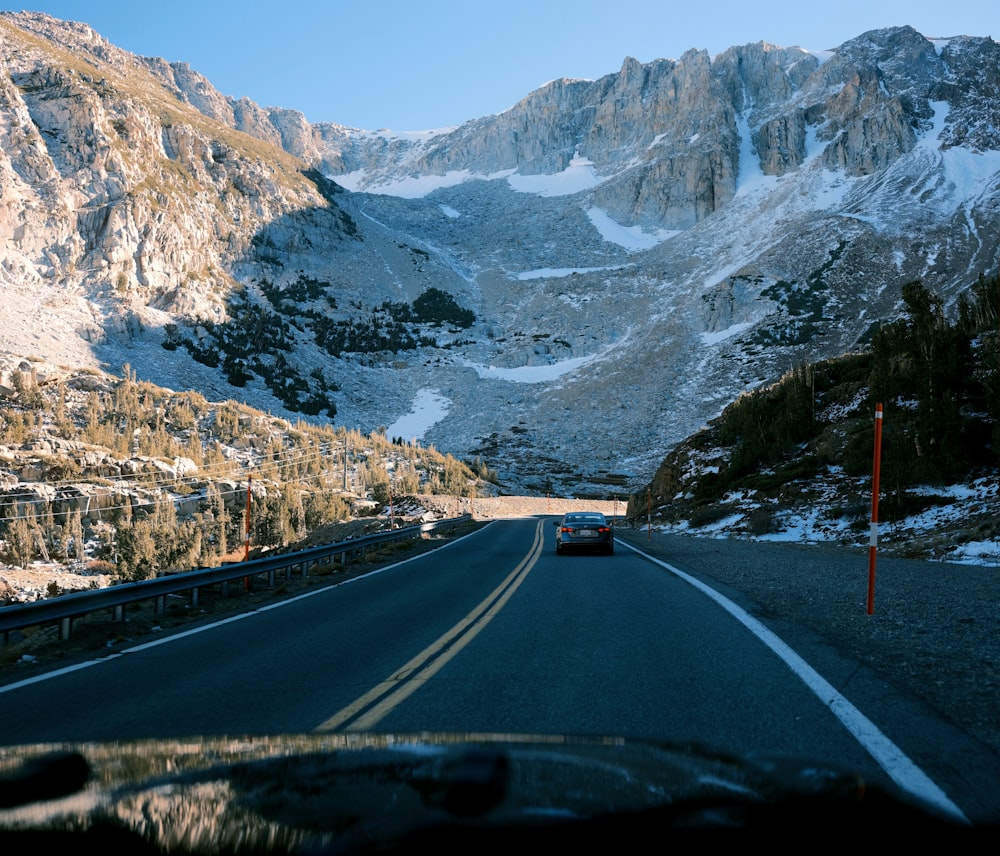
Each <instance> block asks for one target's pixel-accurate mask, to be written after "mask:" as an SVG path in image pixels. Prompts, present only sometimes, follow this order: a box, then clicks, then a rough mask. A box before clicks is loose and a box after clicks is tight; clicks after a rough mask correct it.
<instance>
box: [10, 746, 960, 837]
mask: <svg viewBox="0 0 1000 856" xmlns="http://www.w3.org/2000/svg"><path fill="white" fill-rule="evenodd" d="M807 817H808V818H811V819H812V821H813V823H814V824H815V823H826V824H827V825H828V826H829V829H830V831H831V832H843V831H845V830H846V829H849V828H852V824H854V825H856V824H858V823H863V824H864V825H865V826H866V827H867V826H870V825H871V824H882V823H884V824H885V825H886V827H887V828H891V827H892V826H894V825H896V824H898V823H899V822H900V820H901V818H905V821H906V823H907V824H913V823H928V824H934V825H937V824H946V825H950V824H949V821H947V820H946V819H943V818H939V817H935V816H934V815H933V814H931V813H930V812H928V811H927V810H926V809H924V808H923V807H920V806H915V805H913V804H911V803H909V802H906V801H903V800H901V799H900V798H899V797H898V796H896V795H889V794H886V793H884V792H882V791H880V790H878V789H875V788H873V787H871V786H870V785H868V784H867V783H866V782H865V781H864V780H863V779H862V778H861V777H859V776H858V775H856V774H854V773H852V772H850V771H841V770H836V769H834V768H833V767H832V766H830V765H826V764H823V765H817V764H815V763H808V762H801V761H792V760H788V759H776V758H773V757H772V758H765V757H750V758H735V757H730V756H727V755H724V754H721V753H717V752H713V751H709V750H705V749H703V748H699V747H695V746H679V745H670V744H666V743H657V742H646V741H635V740H628V739H619V738H598V737H591V738H587V737H555V736H526V735H469V734H464V735H459V734H406V735H401V734H342V735H302V736H280V737H270V736H263V737H233V738H204V739H202V738H197V739H190V740H177V739H172V740H162V741H143V742H132V743H120V744H118V743H116V744H86V745H74V746H37V747H17V748H13V749H5V750H3V753H2V757H0V842H3V841H4V838H5V837H9V836H14V837H15V838H17V837H22V838H24V839H25V840H26V841H28V840H33V839H34V838H35V837H38V836H41V837H42V838H41V839H40V841H42V840H43V839H44V838H45V837H46V836H50V835H67V834H71V835H72V836H81V837H82V839H83V841H86V839H87V837H88V836H90V837H92V838H94V841H95V843H100V844H101V846H102V847H103V848H104V850H105V852H108V851H109V850H111V851H114V849H115V847H114V845H115V844H116V843H121V844H122V845H123V847H122V852H126V851H130V850H133V849H134V848H135V846H136V845H137V844H141V845H142V846H143V847H146V848H148V850H147V852H171V853H229V852H237V851H238V852H241V853H257V852H267V853H286V852H304V853H321V852H331V853H334V852H343V853H351V852H387V851H391V850H397V851H401V850H409V849H411V848H412V849H414V850H416V849H418V848H423V847H432V848H436V849H437V850H438V851H439V852H440V851H441V850H442V849H446V850H447V849H449V848H448V845H452V844H453V845H454V846H455V849H456V850H457V849H461V848H464V847H466V846H472V845H473V844H474V843H478V844H480V845H483V844H486V845H490V844H495V843H497V842H500V841H504V840H506V842H507V843H509V844H511V845H512V846H516V845H518V844H521V843H526V842H528V841H530V842H533V843H535V844H538V843H539V842H541V841H544V840H545V837H546V836H547V835H554V836H558V841H559V843H560V844H562V845H565V844H567V843H572V842H574V841H577V842H578V843H579V844H580V845H581V846H583V845H586V844H592V843H594V842H595V840H596V839H597V838H599V837H601V836H603V835H609V836H611V837H612V838H613V839H615V840H618V839H620V838H621V837H622V836H628V837H631V836H633V835H638V834H640V832H642V831H643V830H644V829H645V827H646V826H650V827H652V830H646V831H647V832H649V831H654V832H658V833H660V834H663V833H664V832H666V831H677V830H681V829H684V830H693V829H732V828H738V829H753V828H762V829H763V828H772V829H777V828H779V827H780V824H782V823H785V824H787V823H789V822H796V823H797V822H799V821H801V820H803V819H804V818H807ZM816 831H820V830H819V829H817V830H816ZM522 836H524V838H523V841H522ZM81 843H83V842H81ZM4 849H5V850H7V848H6V847H5V848H4Z"/></svg>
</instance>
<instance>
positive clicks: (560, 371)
mask: <svg viewBox="0 0 1000 856" xmlns="http://www.w3.org/2000/svg"><path fill="white" fill-rule="evenodd" d="M596 356H597V355H596V354H591V355H590V356H589V357H571V358H570V359H568V360H558V361H556V362H553V363H548V364H547V365H542V366H518V367H517V368H510V369H507V368H499V367H497V366H484V365H482V364H481V363H472V362H468V361H466V362H465V365H466V366H468V367H469V368H471V369H473V370H474V371H475V372H476V374H478V375H479V377H481V378H483V379H488V380H507V381H512V382H513V383H548V382H549V381H553V380H556V379H558V378H560V377H562V376H563V375H565V374H569V373H570V372H573V371H576V370H577V369H578V368H580V367H581V366H585V365H586V364H587V363H589V362H591V361H592V360H594V359H596Z"/></svg>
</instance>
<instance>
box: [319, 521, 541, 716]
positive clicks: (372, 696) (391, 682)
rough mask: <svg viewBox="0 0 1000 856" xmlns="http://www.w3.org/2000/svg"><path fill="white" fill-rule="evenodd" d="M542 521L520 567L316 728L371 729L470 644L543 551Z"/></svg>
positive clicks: (526, 574)
mask: <svg viewBox="0 0 1000 856" xmlns="http://www.w3.org/2000/svg"><path fill="white" fill-rule="evenodd" d="M542 532H543V530H542V521H539V522H538V525H537V526H536V527H535V540H534V542H533V543H532V545H531V550H529V551H528V554H527V555H526V556H525V557H524V558H523V559H521V561H520V562H519V563H518V565H517V567H516V568H514V570H513V571H511V572H510V574H509V575H508V576H507V578H506V579H505V580H504V581H503V582H502V583H500V585H498V586H497V587H496V588H495V589H494V590H493V591H492V592H490V594H489V595H487V597H486V598H485V599H484V600H483V601H482V602H481V603H480V604H479V605H478V606H477V607H476V608H475V609H473V610H472V611H471V612H470V613H469V614H468V615H466V616H465V618H463V619H462V620H461V621H459V622H458V624H456V625H455V626H454V627H452V628H451V630H449V631H448V632H447V633H445V634H444V635H443V636H441V637H440V638H439V639H438V640H437V641H435V642H432V643H431V644H430V645H428V646H427V647H426V648H425V649H424V650H423V651H421V652H420V653H419V654H417V656H416V657H414V658H413V659H412V660H410V662H409V663H407V664H406V665H405V666H403V668H401V669H399V670H398V671H397V672H395V673H394V674H392V675H390V676H389V677H388V678H386V680H384V681H382V682H381V683H379V684H376V685H375V686H374V687H372V689H370V690H369V691H368V692H366V693H365V694H364V695H363V696H361V697H360V698H358V699H357V700H356V701H353V702H352V703H351V704H349V705H347V707H345V708H344V709H343V710H341V711H340V712H338V713H336V714H334V715H333V716H331V717H330V718H329V719H328V720H326V721H325V722H323V723H322V724H320V725H319V726H317V728H316V729H315V731H316V732H329V731H336V730H338V729H340V730H343V731H367V730H368V729H370V728H372V727H373V726H375V725H376V724H377V723H378V722H380V721H381V720H382V719H383V718H385V717H386V716H387V715H388V714H389V713H390V712H391V711H392V710H394V709H395V708H396V707H397V706H399V705H400V704H402V702H403V701H405V700H406V699H407V698H409V697H410V696H411V695H412V694H413V693H415V692H416V691H417V690H418V689H419V688H420V687H421V686H422V685H423V684H424V683H426V682H427V681H429V680H430V679H431V678H432V677H433V676H434V675H436V674H437V673H438V672H439V671H440V670H441V669H442V668H444V666H445V664H446V663H448V662H449V661H450V660H451V658H452V657H454V656H455V655H456V654H457V653H458V652H459V651H461V650H462V649H463V648H464V647H465V646H466V645H468V644H469V643H470V642H471V641H472V640H473V639H474V638H475V637H476V635H477V634H478V633H479V631H480V630H482V629H483V628H484V627H485V626H486V625H487V624H489V623H490V621H492V620H493V617H494V616H495V615H496V614H497V613H498V612H500V610H501V609H503V607H504V605H505V604H506V603H507V601H508V600H510V598H511V595H513V594H514V592H515V591H516V590H517V588H518V586H520V585H521V583H522V582H524V579H525V577H527V576H528V573H529V572H530V571H531V569H532V568H533V567H534V566H535V563H536V562H537V561H538V558H539V556H541V554H542V547H543V545H544V538H543V534H542Z"/></svg>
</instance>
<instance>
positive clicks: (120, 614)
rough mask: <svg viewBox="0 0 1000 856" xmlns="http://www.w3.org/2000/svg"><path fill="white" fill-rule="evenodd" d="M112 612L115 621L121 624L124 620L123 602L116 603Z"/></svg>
mask: <svg viewBox="0 0 1000 856" xmlns="http://www.w3.org/2000/svg"><path fill="white" fill-rule="evenodd" d="M114 613H115V621H117V622H118V623H119V624H121V622H123V621H124V620H125V604H124V603H120V604H118V606H116V607H115V610H114Z"/></svg>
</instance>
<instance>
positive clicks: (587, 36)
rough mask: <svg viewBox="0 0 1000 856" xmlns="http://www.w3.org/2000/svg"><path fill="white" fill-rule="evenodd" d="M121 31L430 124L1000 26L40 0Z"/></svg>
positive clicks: (990, 2)
mask: <svg viewBox="0 0 1000 856" xmlns="http://www.w3.org/2000/svg"><path fill="white" fill-rule="evenodd" d="M28 3H30V0H25V4H24V5H22V6H8V7H6V8H8V9H12V10H16V9H23V8H28V9H31V10H33V11H39V12H46V13H48V14H50V15H53V16H55V17H57V18H63V19H68V20H74V21H84V22H86V23H88V24H90V25H91V26H92V27H93V28H94V29H95V30H96V31H97V32H98V33H100V34H101V35H102V36H104V37H105V38H106V39H108V41H110V42H112V43H114V44H115V45H117V46H118V47H121V48H124V49H125V50H128V51H131V52H132V53H137V54H141V55H144V56H159V57H163V58H164V59H167V60H169V61H171V62H186V63H188V64H189V65H190V66H191V67H192V68H194V69H195V70H196V71H199V72H201V73H202V74H204V75H205V76H206V77H207V78H208V79H209V80H210V81H211V82H212V84H213V85H214V86H215V87H216V88H217V89H218V90H219V91H220V92H222V93H223V94H225V95H231V96H234V97H241V96H247V97H249V98H251V99H253V100H254V101H256V102H257V103H259V104H260V105H262V106H265V107H267V106H277V107H290V108H294V109H297V110H301V111H302V112H303V113H304V114H305V116H306V118H307V119H308V120H309V121H310V122H327V121H329V122H338V123H340V124H343V125H349V126H352V127H358V128H365V129H371V130H374V129H376V128H382V127H388V128H392V129H393V130H397V131H414V130H427V129H431V128H440V127H445V126H449V125H457V124H460V123H461V122H464V121H466V120H468V119H474V118H478V117H479V116H485V115H488V114H491V113H498V112H500V111H502V110H505V109H507V108H508V107H510V106H511V105H513V104H515V103H516V102H517V101H519V100H520V99H521V98H523V97H524V96H525V95H527V94H528V93H529V92H531V91H533V90H534V89H537V88H538V87H539V86H541V85H542V84H544V83H546V82H547V81H549V80H552V79H554V78H557V77H583V78H596V77H600V76H601V75H604V74H609V73H611V72H615V71H617V70H618V69H619V68H621V64H622V60H623V59H624V58H625V57H626V56H632V57H635V58H636V59H639V60H641V61H642V62H649V61H651V60H654V59H659V58H670V59H678V58H680V56H681V54H683V53H684V52H685V51H686V50H689V49H691V48H697V49H704V50H707V51H708V52H709V53H710V54H711V55H713V56H714V55H715V54H717V53H719V52H721V51H723V50H725V49H726V48H727V47H730V46H732V45H739V44H746V43H748V42H758V41H762V40H763V41H766V42H770V43H772V44H778V45H783V46H786V47H790V46H793V45H798V46H800V47H805V48H809V49H812V50H822V49H825V48H830V47H836V46H837V45H839V44H841V43H842V42H844V41H846V40H848V39H850V38H853V37H854V36H857V35H860V34H861V33H863V32H865V31H866V30H870V29H875V28H879V27H888V26H897V25H902V24H909V25H911V26H913V27H915V28H916V29H917V30H919V31H920V32H921V33H923V34H924V35H927V36H951V35H976V36H992V37H993V38H994V39H1000V3H997V2H996V0H933V2H924V0H907V2H902V0H900V2H896V0H864V1H863V2H855V0H839V2H838V1H837V0H834V2H826V3H822V4H816V3H811V2H809V0H797V2H794V3H791V2H785V0H772V2H768V3H751V2H747V0H743V2H738V3H737V2H728V0H714V2H709V3H706V4H705V5H702V4H701V3H692V2H690V0H686V1H685V2H670V0H598V2H594V0H575V2H563V0H505V2H481V0H422V2H415V0H351V2H342V0H283V2H275V0H241V2H230V0H52V2H44V0H39V1H38V2H35V3H33V4H31V5H28Z"/></svg>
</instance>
